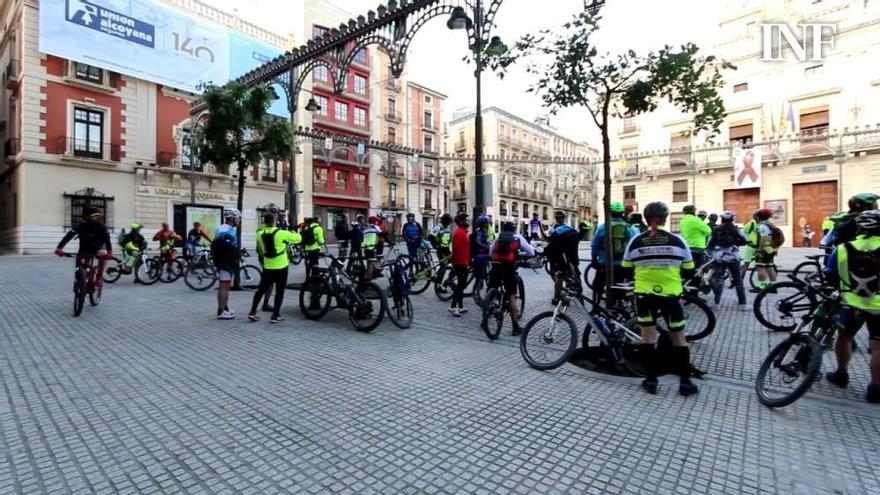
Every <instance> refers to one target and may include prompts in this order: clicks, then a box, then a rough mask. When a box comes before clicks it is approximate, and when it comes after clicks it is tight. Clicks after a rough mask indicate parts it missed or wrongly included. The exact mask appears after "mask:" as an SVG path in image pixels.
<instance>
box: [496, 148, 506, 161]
mask: <svg viewBox="0 0 880 495" xmlns="http://www.w3.org/2000/svg"><path fill="white" fill-rule="evenodd" d="M506 156H507V150H505V149H504V148H500V149H499V150H498V157H499V158H501V159H502V160H504V157H506Z"/></svg>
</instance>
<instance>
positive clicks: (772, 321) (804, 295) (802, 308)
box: [752, 274, 821, 332]
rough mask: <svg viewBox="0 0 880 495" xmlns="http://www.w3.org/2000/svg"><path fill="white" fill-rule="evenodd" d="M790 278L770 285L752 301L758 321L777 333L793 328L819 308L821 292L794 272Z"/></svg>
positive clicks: (789, 330)
mask: <svg viewBox="0 0 880 495" xmlns="http://www.w3.org/2000/svg"><path fill="white" fill-rule="evenodd" d="M788 278H789V279H788V280H784V281H781V282H776V283H775V284H771V285H769V286H767V288H766V289H764V290H762V291H761V292H760V293H758V295H757V297H755V301H754V302H753V303H752V311H753V312H754V313H755V318H756V319H757V320H758V322H759V323H760V324H761V325H763V326H765V327H767V328H768V329H770V330H773V331H775V332H791V331H793V330H794V329H795V328H796V327H797V326H798V322H799V321H800V320H801V319H802V318H803V317H804V316H807V315H809V314H810V313H812V312H813V310H814V309H816V305H817V304H818V300H817V298H816V294H817V293H820V292H821V291H820V290H816V289H818V288H817V287H815V286H813V285H811V284H808V283H806V282H804V281H802V280H800V279H798V278H796V277H795V276H794V274H789V276H788Z"/></svg>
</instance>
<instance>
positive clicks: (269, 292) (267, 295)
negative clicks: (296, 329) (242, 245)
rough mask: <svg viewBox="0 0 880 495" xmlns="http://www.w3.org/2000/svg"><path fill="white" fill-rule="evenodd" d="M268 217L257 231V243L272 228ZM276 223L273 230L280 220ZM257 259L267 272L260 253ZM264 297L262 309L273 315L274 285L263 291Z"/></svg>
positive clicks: (264, 217)
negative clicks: (271, 303) (270, 302)
mask: <svg viewBox="0 0 880 495" xmlns="http://www.w3.org/2000/svg"><path fill="white" fill-rule="evenodd" d="M266 215H272V216H275V214H274V213H272V212H271V211H270V212H269V213H267V214H266ZM266 215H263V223H262V225H260V227H259V228H258V229H257V241H259V239H260V237H261V236H262V235H263V232H264V231H265V230H266V229H267V228H269V226H270V224H269V223H268V222H266ZM276 218H277V217H276ZM275 222H276V224H275V225H274V226H272V228H275V227H276V226H277V222H278V220H276V221H275ZM257 247H259V242H258V243H257ZM257 257H258V259H259V260H260V265H263V270H265V268H266V266H265V264H264V263H263V262H264V261H265V260H264V259H263V255H261V254H260V253H257ZM260 283H261V284H262V279H261V282H260ZM263 295H264V300H263V308H262V309H263V312H264V313H272V312H274V311H275V308H274V307H272V306H270V305H269V301H271V300H272V285H271V284H270V285H269V286H268V289H267V290H265V291H263ZM248 318H250V316H248ZM258 319H259V318H258ZM251 321H256V320H251Z"/></svg>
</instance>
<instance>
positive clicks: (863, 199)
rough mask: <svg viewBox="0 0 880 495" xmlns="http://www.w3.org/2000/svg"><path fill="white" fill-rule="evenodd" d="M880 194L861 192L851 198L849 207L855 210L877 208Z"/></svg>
mask: <svg viewBox="0 0 880 495" xmlns="http://www.w3.org/2000/svg"><path fill="white" fill-rule="evenodd" d="M878 199H880V196H877V195H876V194H874V193H859V194H856V195H855V196H853V197H851V198H849V209H850V210H854V211H857V212H858V211H868V210H876V209H877V200H878Z"/></svg>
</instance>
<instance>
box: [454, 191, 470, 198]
mask: <svg viewBox="0 0 880 495" xmlns="http://www.w3.org/2000/svg"><path fill="white" fill-rule="evenodd" d="M467 197H468V192H467V189H465V190H461V189H454V190H453V191H452V199H467Z"/></svg>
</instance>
